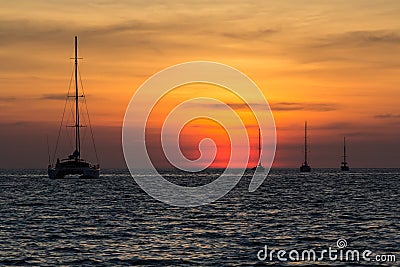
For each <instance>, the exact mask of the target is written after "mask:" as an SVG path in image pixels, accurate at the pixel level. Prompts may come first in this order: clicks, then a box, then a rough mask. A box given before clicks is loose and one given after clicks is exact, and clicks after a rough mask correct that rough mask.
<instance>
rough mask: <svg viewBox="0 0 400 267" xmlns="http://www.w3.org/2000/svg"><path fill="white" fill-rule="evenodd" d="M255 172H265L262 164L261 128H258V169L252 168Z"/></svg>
mask: <svg viewBox="0 0 400 267" xmlns="http://www.w3.org/2000/svg"><path fill="white" fill-rule="evenodd" d="M252 170H253V171H255V170H260V171H264V170H265V169H264V167H263V166H262V164H261V132H260V128H258V164H257V166H256V167H253V168H252Z"/></svg>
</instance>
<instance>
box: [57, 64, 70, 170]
mask: <svg viewBox="0 0 400 267" xmlns="http://www.w3.org/2000/svg"><path fill="white" fill-rule="evenodd" d="M73 75H74V71H72V74H71V79H70V80H69V86H68V93H67V99H66V100H65V104H64V110H63V114H62V118H61V123H60V127H59V128H58V136H57V142H56V147H55V148H54V154H53V160H52V165H54V160H55V159H56V153H57V148H58V143H59V141H60V136H61V128H62V125H63V122H64V115H65V109H66V107H67V103H68V96H69V91H70V90H71V83H72V77H73Z"/></svg>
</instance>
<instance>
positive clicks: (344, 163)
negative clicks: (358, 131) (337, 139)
mask: <svg viewBox="0 0 400 267" xmlns="http://www.w3.org/2000/svg"><path fill="white" fill-rule="evenodd" d="M346 158H347V156H346V137H343V161H342V166H340V169H341V170H342V171H344V172H347V171H349V170H350V167H349V166H348V165H347V161H346Z"/></svg>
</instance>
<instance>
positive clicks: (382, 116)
mask: <svg viewBox="0 0 400 267" xmlns="http://www.w3.org/2000/svg"><path fill="white" fill-rule="evenodd" d="M374 118H376V119H394V118H396V119H397V118H400V114H392V113H385V114H378V115H375V116H374Z"/></svg>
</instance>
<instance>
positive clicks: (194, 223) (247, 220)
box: [0, 169, 400, 266]
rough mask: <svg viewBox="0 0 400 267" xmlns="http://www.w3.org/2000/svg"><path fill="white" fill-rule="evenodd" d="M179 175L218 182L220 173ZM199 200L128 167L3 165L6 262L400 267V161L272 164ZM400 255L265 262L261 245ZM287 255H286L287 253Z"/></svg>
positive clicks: (2, 251)
mask: <svg viewBox="0 0 400 267" xmlns="http://www.w3.org/2000/svg"><path fill="white" fill-rule="evenodd" d="M167 176H168V179H169V180H171V181H175V182H176V183H185V182H187V183H192V182H193V183H196V182H198V181H203V182H204V181H210V180H213V179H215V178H216V177H217V176H218V171H209V172H204V173H202V174H193V175H191V176H186V175H183V174H178V173H167ZM249 182H250V176H249V175H248V176H245V177H243V178H242V180H241V181H240V183H239V184H238V185H237V186H236V187H235V189H233V190H232V191H231V192H230V193H229V194H228V195H226V196H225V197H223V198H222V199H220V200H218V201H216V202H214V203H211V204H209V205H205V206H201V207H196V208H179V207H172V206H169V205H167V204H164V203H161V202H159V201H157V200H154V199H153V198H151V197H150V196H148V195H147V194H146V193H145V192H144V191H142V190H141V189H140V188H139V187H138V185H137V184H136V183H135V181H134V180H133V179H132V178H131V177H130V175H129V173H128V171H126V170H103V171H102V175H101V179H96V180H83V179H71V180H68V179H63V180H50V179H48V178H47V175H46V171H44V170H1V171H0V207H1V209H0V265H1V266H12V265H18V266H27V265H34V266H55V265H64V266H89V265H95V266H113V265H114V266H121V265H125V266H132V265H142V266H255V265H273V266H289V265H300V266H309V265H321V266H364V265H365V266H394V265H396V266H400V186H399V184H400V169H357V170H353V171H351V172H349V173H340V172H338V171H337V170H330V169H320V170H318V169H317V170H315V171H313V172H311V173H306V174H302V173H299V172H298V171H297V169H296V170H294V169H293V170H290V169H280V170H278V169H277V170H273V171H272V172H271V173H270V175H269V176H268V178H267V179H266V181H265V182H264V183H263V185H262V186H261V187H260V188H258V189H257V190H256V191H255V192H253V193H249V192H248V185H249ZM339 238H342V239H346V241H347V247H346V249H357V250H360V251H361V252H362V251H363V250H366V249H368V250H370V251H372V256H370V257H373V255H377V254H387V255H388V254H394V255H395V256H396V259H397V261H396V262H395V263H393V262H391V263H390V262H388V263H378V262H373V261H370V262H367V261H360V262H345V261H339V260H336V261H329V259H325V260H322V261H317V262H309V261H308V262H307V261H306V262H304V261H287V262H282V261H279V260H278V259H277V257H276V254H275V255H274V258H273V259H272V261H271V260H269V259H267V260H265V261H260V260H259V259H258V258H257V253H258V251H259V250H261V249H263V248H264V246H265V245H267V246H268V249H275V250H279V249H284V250H286V251H290V250H293V249H296V250H298V251H300V252H301V251H302V250H303V249H307V250H309V249H314V250H316V251H320V250H323V249H328V248H329V247H332V248H333V249H337V246H336V245H337V244H336V241H337V240H338V239H339ZM286 257H287V255H286Z"/></svg>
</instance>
